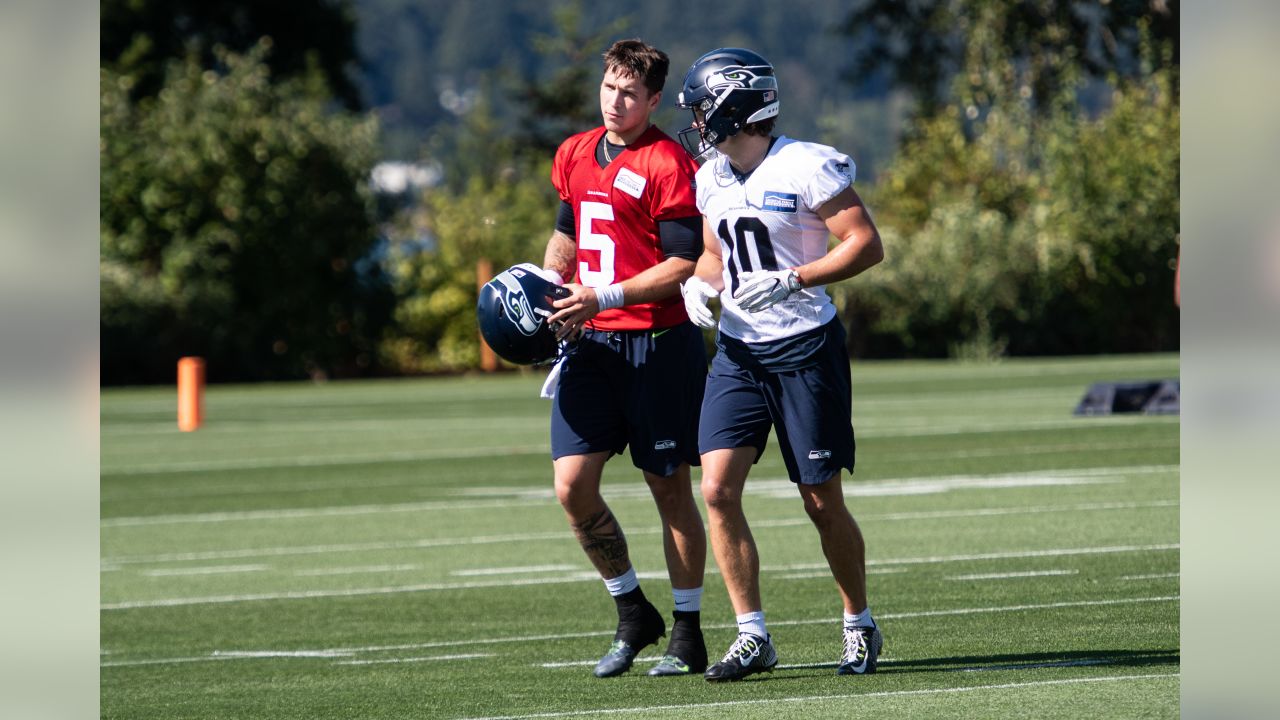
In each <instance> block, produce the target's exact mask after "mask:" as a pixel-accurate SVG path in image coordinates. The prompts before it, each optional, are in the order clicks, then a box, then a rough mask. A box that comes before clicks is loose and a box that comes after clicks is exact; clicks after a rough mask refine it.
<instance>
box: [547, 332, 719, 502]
mask: <svg viewBox="0 0 1280 720" xmlns="http://www.w3.org/2000/svg"><path fill="white" fill-rule="evenodd" d="M706 377H707V353H706V348H705V346H704V345H703V343H702V331H701V330H699V329H698V328H697V327H696V326H695V325H694V324H693V323H690V322H684V323H681V324H679V325H676V326H674V327H669V328H663V329H659V330H628V331H616V332H605V331H598V330H585V331H584V332H583V335H582V337H581V338H580V339H579V340H578V341H577V342H576V343H574V344H573V345H572V346H571V349H570V351H569V354H568V356H567V357H566V358H565V360H564V365H563V366H562V367H561V370H560V383H559V386H558V387H557V388H556V395H555V399H554V400H553V401H552V407H551V457H552V458H553V459H558V458H561V457H565V456H566V455H585V454H587V453H594V452H602V451H608V452H610V453H613V454H621V453H622V451H623V449H624V448H626V447H627V446H628V445H630V446H631V460H632V462H633V463H634V464H635V466H636V467H638V468H640V469H641V470H644V471H646V472H650V473H654V474H655V475H661V476H663V477H667V476H669V475H671V474H672V473H674V472H675V471H676V469H677V468H679V466H680V464H681V463H689V464H690V465H698V464H699V460H698V444H697V441H698V410H699V408H700V407H701V406H702V393H703V388H704V386H705V383H706Z"/></svg>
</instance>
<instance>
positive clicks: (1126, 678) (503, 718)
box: [463, 673, 1178, 720]
mask: <svg viewBox="0 0 1280 720" xmlns="http://www.w3.org/2000/svg"><path fill="white" fill-rule="evenodd" d="M1176 677H1178V673H1148V674H1142V675H1120V676H1110V677H1089V678H1063V679H1059V680H1031V681H1028V682H1017V683H999V684H995V685H970V686H968V687H946V688H925V689H920V690H883V691H879V692H859V693H841V694H836V695H797V696H792V697H780V698H761V699H758V700H721V701H719V702H708V703H688V704H685V705H643V706H637V707H629V708H598V709H593V710H570V711H566V712H548V713H533V714H529V715H491V716H485V717H475V718H464V719H463V720H537V719H539V718H560V717H583V716H589V717H599V716H602V715H624V714H635V715H637V716H640V717H645V716H649V715H652V714H654V713H661V712H677V711H687V710H695V709H701V708H705V709H710V708H719V707H740V706H744V705H778V704H781V703H814V702H829V701H832V700H857V701H859V702H861V701H865V700H866V699H868V698H877V697H904V696H912V695H939V694H948V693H968V692H979V691H983V690H1015V689H1019V688H1030V687H1043V686H1048V685H1075V684H1081V683H1101V682H1131V681H1134V680H1154V679H1162V678H1176ZM862 710H863V711H865V708H863V709H862ZM781 714H782V715H786V712H785V711H782V713H781Z"/></svg>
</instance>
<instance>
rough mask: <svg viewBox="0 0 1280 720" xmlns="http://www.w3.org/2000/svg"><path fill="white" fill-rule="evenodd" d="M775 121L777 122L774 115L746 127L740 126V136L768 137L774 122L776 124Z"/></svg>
mask: <svg viewBox="0 0 1280 720" xmlns="http://www.w3.org/2000/svg"><path fill="white" fill-rule="evenodd" d="M777 120H778V116H777V115H775V116H773V117H771V118H765V119H764V120H757V121H755V122H753V123H747V124H746V125H743V126H742V134H743V135H759V136H760V137H769V136H770V135H772V134H773V125H774V123H775V122H777Z"/></svg>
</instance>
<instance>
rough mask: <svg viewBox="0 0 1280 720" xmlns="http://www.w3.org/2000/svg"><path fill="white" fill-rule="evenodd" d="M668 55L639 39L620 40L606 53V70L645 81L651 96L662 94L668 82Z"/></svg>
mask: <svg viewBox="0 0 1280 720" xmlns="http://www.w3.org/2000/svg"><path fill="white" fill-rule="evenodd" d="M670 64H671V62H670V61H669V60H668V59H667V54H666V53H664V52H662V51H661V50H659V49H658V48H656V47H654V46H652V45H649V44H648V43H646V42H644V41H643V40H640V39H639V38H632V39H630V40H619V41H618V42H616V43H614V44H613V45H612V46H610V47H609V49H608V50H606V51H605V53H604V70H605V72H608V71H609V70H610V68H613V69H616V70H617V72H618V74H619V75H625V76H627V77H637V78H640V79H641V80H642V81H644V86H645V87H646V88H648V90H649V94H650V95H656V94H657V93H660V92H662V86H663V85H665V84H666V82H667V68H668V67H669V66H670Z"/></svg>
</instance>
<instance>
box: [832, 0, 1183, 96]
mask: <svg viewBox="0 0 1280 720" xmlns="http://www.w3.org/2000/svg"><path fill="white" fill-rule="evenodd" d="M992 21H994V22H996V23H997V24H998V25H999V26H1000V27H1001V28H1002V29H1003V34H1002V35H1000V36H999V37H997V38H994V40H995V41H996V42H998V43H1000V44H1001V45H1002V46H1004V47H1005V48H1006V50H1007V52H1008V55H1009V57H1010V61H1011V62H1013V63H1015V64H1016V65H1018V66H1019V67H1020V68H1022V70H1023V72H1024V74H1025V79H1026V82H1027V84H1028V87H1029V88H1030V90H1031V92H1032V97H1033V98H1034V99H1035V100H1036V103H1037V109H1038V110H1040V111H1048V109H1049V108H1048V106H1047V105H1041V104H1039V103H1041V102H1045V101H1048V100H1049V99H1050V98H1052V97H1053V96H1054V95H1055V94H1056V93H1057V91H1058V90H1059V89H1061V88H1062V87H1064V86H1066V85H1074V82H1075V79H1076V78H1074V77H1072V73H1074V72H1078V71H1079V70H1083V72H1084V73H1085V74H1086V75H1087V76H1089V77H1094V78H1100V79H1105V78H1107V77H1110V76H1113V75H1114V76H1118V77H1124V78H1135V77H1138V76H1140V75H1141V74H1142V68H1141V60H1140V57H1139V54H1140V53H1139V45H1140V43H1141V37H1140V36H1141V35H1142V33H1144V32H1145V33H1146V34H1147V36H1148V37H1149V38H1150V39H1152V40H1154V41H1155V42H1156V43H1157V44H1164V43H1168V44H1169V45H1170V46H1171V47H1172V49H1173V52H1172V54H1171V55H1169V56H1168V57H1167V59H1164V61H1165V62H1167V65H1164V66H1163V68H1165V69H1167V68H1170V67H1176V66H1177V65H1178V52H1177V48H1178V32H1179V24H1178V0H1093V1H1091V2H1077V1H1072V0H858V2H857V3H856V5H855V7H854V9H853V10H851V11H849V13H848V14H847V16H846V17H845V19H844V21H843V22H842V23H841V25H840V30H841V31H842V32H843V33H845V34H847V35H848V36H849V37H851V38H852V39H853V40H854V42H853V43H852V45H851V47H850V51H851V53H852V68H851V72H850V73H849V76H850V77H851V78H853V79H854V80H855V82H858V83H862V82H865V80H866V78H867V77H869V76H874V75H875V74H877V73H879V72H885V73H888V74H889V76H890V78H891V80H892V82H893V83H894V84H896V85H899V86H904V87H907V88H910V89H911V91H912V92H913V93H914V94H915V96H916V99H917V101H918V102H919V108H920V112H921V114H923V115H933V114H935V113H936V112H938V111H939V110H940V109H941V108H942V106H943V105H944V104H945V102H946V101H947V93H948V91H949V90H950V89H951V79H952V77H953V76H954V75H955V74H956V73H958V72H960V71H961V68H962V67H964V66H965V58H964V55H965V53H966V52H967V51H968V49H969V47H970V46H969V43H968V42H967V39H968V38H969V37H970V36H971V35H972V33H974V32H975V31H977V30H979V28H977V27H976V26H977V24H978V23H982V22H992ZM1157 69H1161V68H1157Z"/></svg>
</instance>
